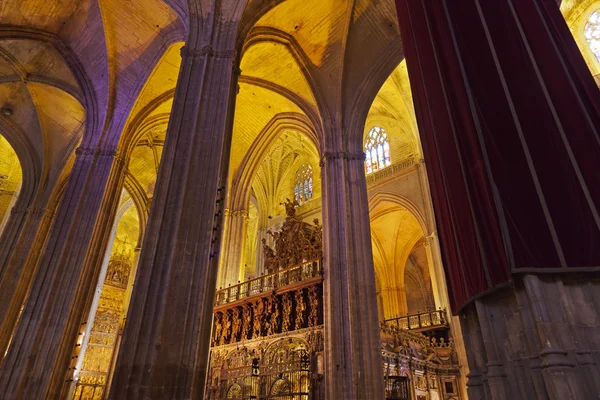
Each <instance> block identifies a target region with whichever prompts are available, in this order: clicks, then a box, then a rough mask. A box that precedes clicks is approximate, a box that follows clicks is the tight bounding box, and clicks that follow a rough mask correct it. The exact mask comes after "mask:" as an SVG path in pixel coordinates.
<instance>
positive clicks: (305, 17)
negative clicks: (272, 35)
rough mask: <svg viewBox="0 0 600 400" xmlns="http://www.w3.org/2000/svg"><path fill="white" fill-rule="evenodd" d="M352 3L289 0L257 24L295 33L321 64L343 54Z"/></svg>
mask: <svg viewBox="0 0 600 400" xmlns="http://www.w3.org/2000/svg"><path fill="white" fill-rule="evenodd" d="M348 7H351V2H344V3H340V2H339V1H336V0H287V1H284V2H282V3H281V4H280V5H278V6H277V7H275V8H274V9H273V10H271V11H270V12H269V13H267V14H266V15H264V16H263V17H262V18H261V19H260V20H259V21H258V23H257V24H256V26H259V27H261V26H266V27H272V28H276V29H279V30H281V31H283V32H286V33H288V34H290V35H292V36H294V38H295V39H296V41H297V42H298V43H299V44H300V47H301V48H302V49H303V50H304V52H305V53H306V54H307V55H308V57H309V59H310V60H311V62H312V64H314V65H316V66H321V65H323V64H326V63H328V62H329V61H330V60H329V59H330V58H336V57H339V56H340V55H341V54H340V48H339V42H338V40H341V39H342V37H343V34H344V32H345V30H346V28H347V20H346V19H345V18H344V17H343V16H344V14H345V13H347V12H348V10H347V8H348ZM336 44H337V45H336Z"/></svg>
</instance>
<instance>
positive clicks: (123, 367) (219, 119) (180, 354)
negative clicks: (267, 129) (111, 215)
mask: <svg viewBox="0 0 600 400" xmlns="http://www.w3.org/2000/svg"><path fill="white" fill-rule="evenodd" d="M223 4H225V3H223ZM240 4H242V5H243V4H245V3H243V2H237V3H234V2H227V7H229V6H233V5H235V7H238V8H239V6H240ZM223 7H225V5H223ZM242 8H243V7H242ZM216 14H221V15H219V22H218V23H217V22H214V24H216V26H220V24H224V25H225V26H221V27H220V28H218V27H215V28H214V29H215V30H216V31H214V32H212V33H210V35H209V36H207V37H209V41H208V42H206V43H203V44H201V45H197V44H196V45H195V44H193V43H192V44H190V43H188V44H186V46H185V47H184V48H183V49H182V52H181V55H182V62H181V69H180V73H179V80H178V82H177V88H176V91H175V100H174V104H173V110H172V114H171V119H170V121H169V127H168V130H167V135H166V140H165V147H164V150H163V156H162V160H161V164H160V168H159V172H158V178H157V183H156V189H155V193H154V199H153V204H152V208H151V211H150V216H149V219H148V227H147V228H146V233H145V236H144V241H143V244H142V252H141V255H140V261H139V266H138V272H137V276H136V278H135V284H134V289H133V293H132V299H131V303H130V308H129V312H128V315H127V323H126V324H125V328H124V332H123V339H122V342H121V348H120V349H119V355H118V357H117V364H116V367H115V373H114V377H113V382H112V386H111V388H110V392H109V398H111V399H132V400H134V399H148V398H153V399H154V398H156V399H161V398H172V399H189V398H194V399H201V398H202V397H203V392H204V388H205V379H206V372H207V369H208V354H209V350H210V335H211V329H212V311H213V304H214V296H215V290H216V284H217V275H218V254H217V253H218V251H219V248H220V243H219V239H220V229H221V226H220V224H221V221H222V215H223V213H224V209H223V208H224V207H223V200H224V196H225V194H224V193H223V192H224V190H223V189H221V188H222V187H224V186H225V182H226V177H227V167H228V164H229V149H230V144H231V132H232V122H233V107H234V101H235V94H236V90H237V76H236V74H235V73H234V69H235V68H236V52H235V51H234V49H233V44H232V41H231V40H229V41H228V39H231V37H232V36H233V37H235V33H236V32H235V27H236V26H237V25H236V22H235V21H236V20H235V19H233V20H229V18H237V17H232V16H231V15H230V14H228V13H227V12H221V11H218V12H216ZM224 21H228V22H227V23H225V22H224ZM203 23H205V24H210V23H209V22H207V21H204V22H203ZM228 24H229V25H228ZM219 29H222V31H220V30H219ZM230 29H231V31H230ZM202 39H203V40H204V38H202Z"/></svg>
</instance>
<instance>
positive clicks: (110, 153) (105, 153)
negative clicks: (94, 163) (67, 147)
mask: <svg viewBox="0 0 600 400" xmlns="http://www.w3.org/2000/svg"><path fill="white" fill-rule="evenodd" d="M75 154H76V155H77V156H78V157H81V156H83V157H85V156H94V157H96V156H97V157H114V156H116V155H117V151H116V150H114V149H113V150H107V149H103V148H100V147H78V148H77V150H75Z"/></svg>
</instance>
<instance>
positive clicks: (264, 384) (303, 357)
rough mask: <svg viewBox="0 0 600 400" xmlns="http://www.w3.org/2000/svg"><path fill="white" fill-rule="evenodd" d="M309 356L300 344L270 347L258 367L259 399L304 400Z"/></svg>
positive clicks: (302, 344) (306, 398) (281, 343)
mask: <svg viewBox="0 0 600 400" xmlns="http://www.w3.org/2000/svg"><path fill="white" fill-rule="evenodd" d="M309 373H310V353H309V351H308V349H307V346H306V345H305V344H304V343H300V342H295V341H291V340H288V339H283V340H280V341H278V342H276V343H274V344H273V345H272V346H271V348H270V349H268V350H267V352H266V353H265V356H264V359H263V362H262V364H261V367H260V375H261V381H260V393H261V394H260V397H259V398H260V399H269V400H292V399H293V400H308V396H309V391H310V385H309Z"/></svg>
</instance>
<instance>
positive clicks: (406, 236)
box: [371, 201, 423, 287]
mask: <svg viewBox="0 0 600 400" xmlns="http://www.w3.org/2000/svg"><path fill="white" fill-rule="evenodd" d="M422 237H423V231H422V229H421V226H420V225H419V222H418V221H417V219H416V218H415V216H414V215H413V214H411V213H410V212H409V211H408V210H406V209H405V208H403V207H401V206H399V205H398V204H395V203H392V202H388V201H382V202H380V203H378V204H377V206H376V207H375V208H374V210H372V211H371V240H372V243H373V259H374V261H375V272H376V274H377V276H378V279H379V282H380V284H381V285H382V286H383V287H386V286H388V285H389V286H396V285H397V286H398V287H399V286H402V282H403V279H404V278H403V276H404V266H405V264H406V260H407V258H408V256H409V254H410V251H411V250H412V248H413V246H414V245H415V243H416V242H417V241H418V240H420V239H421V238H422Z"/></svg>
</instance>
